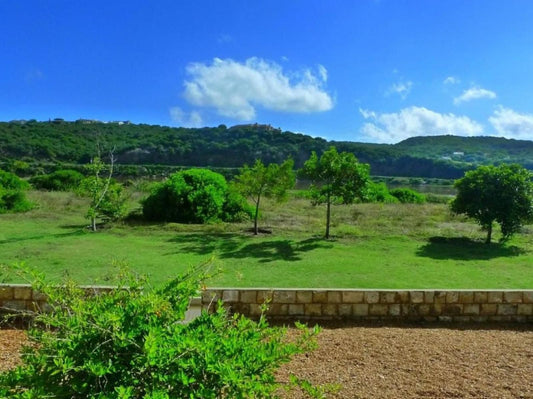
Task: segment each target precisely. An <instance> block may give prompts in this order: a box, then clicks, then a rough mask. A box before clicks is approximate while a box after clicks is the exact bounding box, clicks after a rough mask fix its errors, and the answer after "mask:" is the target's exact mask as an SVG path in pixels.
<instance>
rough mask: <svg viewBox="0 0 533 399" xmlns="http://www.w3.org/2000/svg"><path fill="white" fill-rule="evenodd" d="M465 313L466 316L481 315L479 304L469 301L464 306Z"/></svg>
mask: <svg viewBox="0 0 533 399" xmlns="http://www.w3.org/2000/svg"><path fill="white" fill-rule="evenodd" d="M463 314H464V315H465V316H477V315H479V304H477V303H467V304H465V305H464V306H463Z"/></svg>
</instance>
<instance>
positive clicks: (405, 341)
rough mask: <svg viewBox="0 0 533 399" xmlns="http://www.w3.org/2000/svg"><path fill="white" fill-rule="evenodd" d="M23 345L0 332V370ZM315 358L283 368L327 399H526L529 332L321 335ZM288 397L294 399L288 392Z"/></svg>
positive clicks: (403, 330)
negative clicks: (318, 387) (329, 389)
mask: <svg viewBox="0 0 533 399" xmlns="http://www.w3.org/2000/svg"><path fill="white" fill-rule="evenodd" d="M24 339H25V334H24V332H22V331H16V330H0V370H5V369H7V368H8V367H13V365H15V364H16V363H17V362H18V361H19V357H18V350H19V348H20V345H21V343H22V342H23V340H24ZM318 343H319V347H318V349H317V350H316V351H314V352H311V353H309V354H306V355H300V356H298V357H297V358H295V359H294V360H293V361H292V362H291V363H289V364H287V365H284V366H283V367H282V369H281V370H280V372H279V378H280V379H281V380H284V381H286V380H287V375H288V373H289V372H294V373H296V374H297V375H298V376H299V377H303V378H307V379H309V380H310V381H312V382H313V383H320V384H324V383H332V384H335V383H339V384H341V385H342V388H341V389H340V390H339V391H338V392H337V393H335V394H333V395H332V396H331V397H335V398H529V399H533V326H531V325H529V326H506V328H502V327H501V326H470V325H469V326H460V327H456V328H442V327H439V326H426V327H377V326H340V327H337V328H334V327H331V328H324V329H323V330H322V332H321V333H320V335H319V337H318ZM287 397H290V398H295V397H298V396H297V394H295V393H291V394H290V395H289V396H287Z"/></svg>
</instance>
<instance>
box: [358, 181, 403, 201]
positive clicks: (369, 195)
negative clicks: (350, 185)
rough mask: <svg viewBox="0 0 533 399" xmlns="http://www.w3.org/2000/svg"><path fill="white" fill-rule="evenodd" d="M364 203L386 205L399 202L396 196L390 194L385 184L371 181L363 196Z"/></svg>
mask: <svg viewBox="0 0 533 399" xmlns="http://www.w3.org/2000/svg"><path fill="white" fill-rule="evenodd" d="M363 201H364V202H383V203H386V204H394V203H396V202H399V201H398V198H396V197H395V196H394V195H392V194H391V193H390V192H389V189H388V188H387V185H386V184H385V183H375V182H373V181H369V182H368V184H367V186H366V190H365V193H364V195H363Z"/></svg>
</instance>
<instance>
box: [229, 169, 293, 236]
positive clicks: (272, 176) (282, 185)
mask: <svg viewBox="0 0 533 399" xmlns="http://www.w3.org/2000/svg"><path fill="white" fill-rule="evenodd" d="M293 166H294V161H293V160H292V159H287V160H286V161H285V162H283V163H282V164H281V165H279V164H276V163H271V164H269V165H268V166H265V165H264V164H263V162H261V160H259V159H258V160H256V161H255V164H254V166H253V167H251V168H250V167H249V166H248V165H244V168H243V169H242V171H241V174H240V175H238V176H237V177H236V178H235V186H236V188H237V191H239V192H240V193H241V194H242V195H244V196H245V197H248V198H250V199H251V200H252V201H253V203H254V204H255V212H254V234H255V235H257V233H258V228H257V218H258V215H259V204H260V202H261V198H262V197H263V196H264V197H267V198H274V199H275V200H276V201H278V202H280V201H283V200H285V199H286V198H287V190H289V189H290V188H292V187H294V184H295V182H296V175H295V173H294V171H293V169H292V168H293Z"/></svg>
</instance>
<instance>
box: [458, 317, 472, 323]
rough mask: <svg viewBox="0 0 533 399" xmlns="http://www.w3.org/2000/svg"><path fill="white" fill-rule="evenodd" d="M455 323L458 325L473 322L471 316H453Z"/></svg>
mask: <svg viewBox="0 0 533 399" xmlns="http://www.w3.org/2000/svg"><path fill="white" fill-rule="evenodd" d="M453 321H455V322H456V323H468V322H470V321H472V318H471V317H470V316H453Z"/></svg>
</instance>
